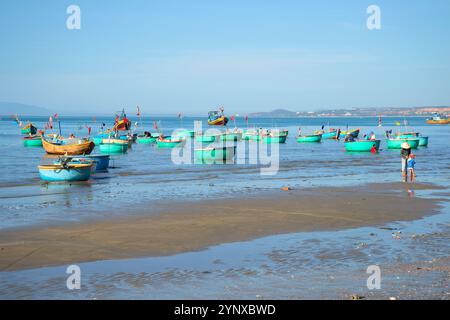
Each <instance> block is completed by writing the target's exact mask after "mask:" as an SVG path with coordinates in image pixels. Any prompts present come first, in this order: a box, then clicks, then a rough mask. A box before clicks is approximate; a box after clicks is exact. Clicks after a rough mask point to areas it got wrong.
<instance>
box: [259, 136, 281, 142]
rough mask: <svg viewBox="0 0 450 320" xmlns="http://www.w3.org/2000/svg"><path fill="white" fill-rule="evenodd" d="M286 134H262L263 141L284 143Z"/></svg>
mask: <svg viewBox="0 0 450 320" xmlns="http://www.w3.org/2000/svg"><path fill="white" fill-rule="evenodd" d="M286 139H287V135H277V136H273V137H272V136H263V142H264V143H286Z"/></svg>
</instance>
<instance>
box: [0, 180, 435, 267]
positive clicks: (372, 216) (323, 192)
mask: <svg viewBox="0 0 450 320" xmlns="http://www.w3.org/2000/svg"><path fill="white" fill-rule="evenodd" d="M409 188H410V186H409V185H408V184H403V183H385V184H383V183H378V184H368V185H365V186H362V187H358V188H349V187H341V188H310V189H296V190H290V191H282V190H274V191H273V192H270V193H263V194H260V195H258V196H252V197H247V198H246V197H245V196H243V197H241V198H239V199H233V200H231V199H230V200H227V199H225V200H220V201H212V200H206V201H200V202H194V203H190V204H177V203H172V204H168V205H167V208H166V209H164V210H162V212H159V213H158V214H156V215H155V214H152V215H149V214H148V213H149V212H151V208H150V209H145V205H142V206H140V207H135V208H132V210H136V211H138V212H139V214H137V215H135V216H133V217H126V218H115V219H109V220H105V221H92V222H89V223H68V224H63V225H60V226H55V227H43V228H42V227H36V228H28V229H13V230H5V231H1V232H0V250H1V251H0V270H1V271H15V270H22V269H29V268H39V267H44V266H56V265H63V264H71V263H81V262H88V261H99V260H110V259H129V258H136V257H150V256H167V255H173V254H177V253H182V252H190V251H195V250H200V249H204V248H207V247H209V246H213V245H217V244H222V243H232V242H237V241H246V240H251V239H256V238H259V237H263V236H269V235H276V234H284V233H293V232H308V231H326V230H340V229H349V228H356V227H363V226H377V225H382V224H384V223H387V222H391V221H410V220H416V219H418V218H420V217H423V216H425V215H430V214H433V213H434V212H435V211H436V210H437V209H438V208H439V205H438V199H425V198H421V197H418V196H411V194H410V193H408V189H409ZM414 189H415V190H416V191H419V190H431V189H439V187H437V186H434V185H431V184H418V183H416V184H414Z"/></svg>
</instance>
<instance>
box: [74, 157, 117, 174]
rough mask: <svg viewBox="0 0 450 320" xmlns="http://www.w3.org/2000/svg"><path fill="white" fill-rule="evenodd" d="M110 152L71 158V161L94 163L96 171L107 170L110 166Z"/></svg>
mask: <svg viewBox="0 0 450 320" xmlns="http://www.w3.org/2000/svg"><path fill="white" fill-rule="evenodd" d="M109 158H110V157H109V154H90V155H86V156H76V157H73V158H70V159H69V160H70V161H69V163H77V162H78V163H93V164H94V168H93V169H94V170H95V171H105V170H107V169H108V167H109Z"/></svg>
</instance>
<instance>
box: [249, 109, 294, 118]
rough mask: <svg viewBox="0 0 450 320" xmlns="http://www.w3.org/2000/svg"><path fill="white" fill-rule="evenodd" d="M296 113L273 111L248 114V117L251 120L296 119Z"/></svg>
mask: <svg viewBox="0 0 450 320" xmlns="http://www.w3.org/2000/svg"><path fill="white" fill-rule="evenodd" d="M297 116H298V113H297V112H294V111H289V110H285V109H275V110H273V111H270V112H254V113H251V114H249V117H253V118H291V117H297Z"/></svg>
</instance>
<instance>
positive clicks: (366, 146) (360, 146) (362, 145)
mask: <svg viewBox="0 0 450 320" xmlns="http://www.w3.org/2000/svg"><path fill="white" fill-rule="evenodd" d="M380 142H381V141H380V140H372V141H371V140H361V141H353V142H350V141H349V142H346V143H345V150H347V151H355V152H370V151H372V148H373V146H375V148H376V149H377V151H378V150H379V149H380Z"/></svg>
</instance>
